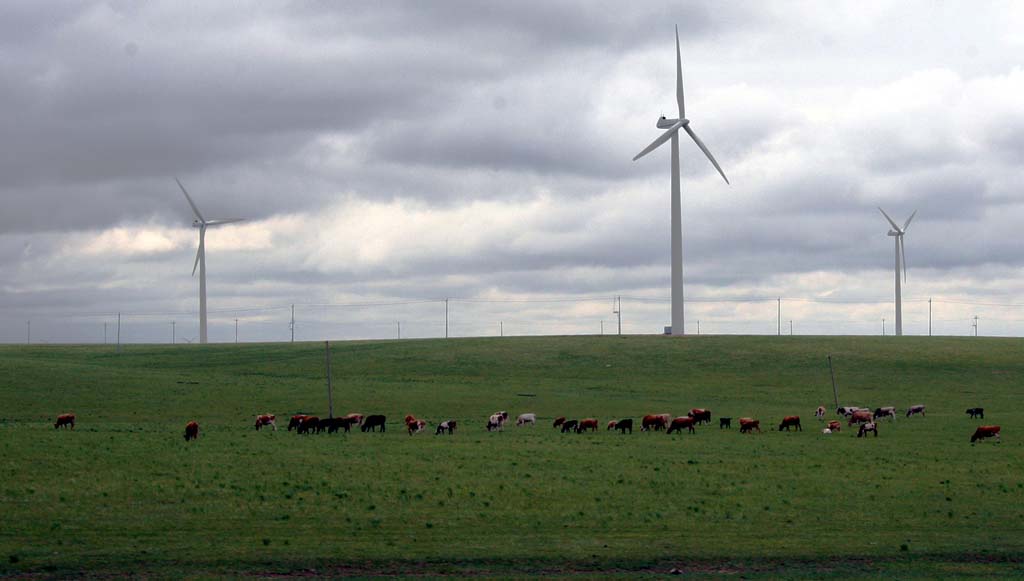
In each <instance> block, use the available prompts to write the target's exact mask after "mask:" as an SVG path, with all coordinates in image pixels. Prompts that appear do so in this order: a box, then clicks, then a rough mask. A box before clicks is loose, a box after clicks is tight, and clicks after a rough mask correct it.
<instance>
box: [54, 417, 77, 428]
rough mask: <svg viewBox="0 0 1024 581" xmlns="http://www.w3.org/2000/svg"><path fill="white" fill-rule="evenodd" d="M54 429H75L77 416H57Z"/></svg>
mask: <svg viewBox="0 0 1024 581" xmlns="http://www.w3.org/2000/svg"><path fill="white" fill-rule="evenodd" d="M53 427H54V428H55V429H56V428H71V429H72V430H73V429H75V414H61V415H59V416H57V421H56V422H54V423H53Z"/></svg>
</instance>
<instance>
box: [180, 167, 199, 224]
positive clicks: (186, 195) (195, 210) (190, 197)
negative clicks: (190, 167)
mask: <svg viewBox="0 0 1024 581" xmlns="http://www.w3.org/2000/svg"><path fill="white" fill-rule="evenodd" d="M174 181H176V182H178V187H179V188H181V193H183V194H185V199H186V200H188V205H189V206H192V211H193V212H195V214H196V218H199V221H200V222H205V221H206V220H204V219H203V215H202V214H200V213H199V208H197V207H196V204H195V202H193V201H192V196H190V195H188V192H186V191H185V186H183V185H181V181H180V180H178V178H174Z"/></svg>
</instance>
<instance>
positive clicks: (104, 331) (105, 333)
mask: <svg viewBox="0 0 1024 581" xmlns="http://www.w3.org/2000/svg"><path fill="white" fill-rule="evenodd" d="M103 344H104V345H106V344H107V323H106V322H104V323H103Z"/></svg>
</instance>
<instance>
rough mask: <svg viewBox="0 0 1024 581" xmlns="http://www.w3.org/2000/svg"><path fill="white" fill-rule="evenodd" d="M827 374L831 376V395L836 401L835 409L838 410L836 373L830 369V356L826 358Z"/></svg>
mask: <svg viewBox="0 0 1024 581" xmlns="http://www.w3.org/2000/svg"><path fill="white" fill-rule="evenodd" d="M828 372H829V374H830V375H832V395H833V396H834V397H835V399H836V409H839V390H838V389H837V388H836V371H835V369H833V368H832V356H831V355H829V356H828Z"/></svg>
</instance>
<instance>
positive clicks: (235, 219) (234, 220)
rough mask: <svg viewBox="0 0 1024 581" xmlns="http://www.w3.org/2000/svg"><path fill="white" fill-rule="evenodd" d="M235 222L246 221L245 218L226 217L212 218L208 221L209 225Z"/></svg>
mask: <svg viewBox="0 0 1024 581" xmlns="http://www.w3.org/2000/svg"><path fill="white" fill-rule="evenodd" d="M234 222H245V218H226V219H224V220H210V221H208V222H207V223H206V225H207V226H220V225H221V224H231V223H234Z"/></svg>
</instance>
